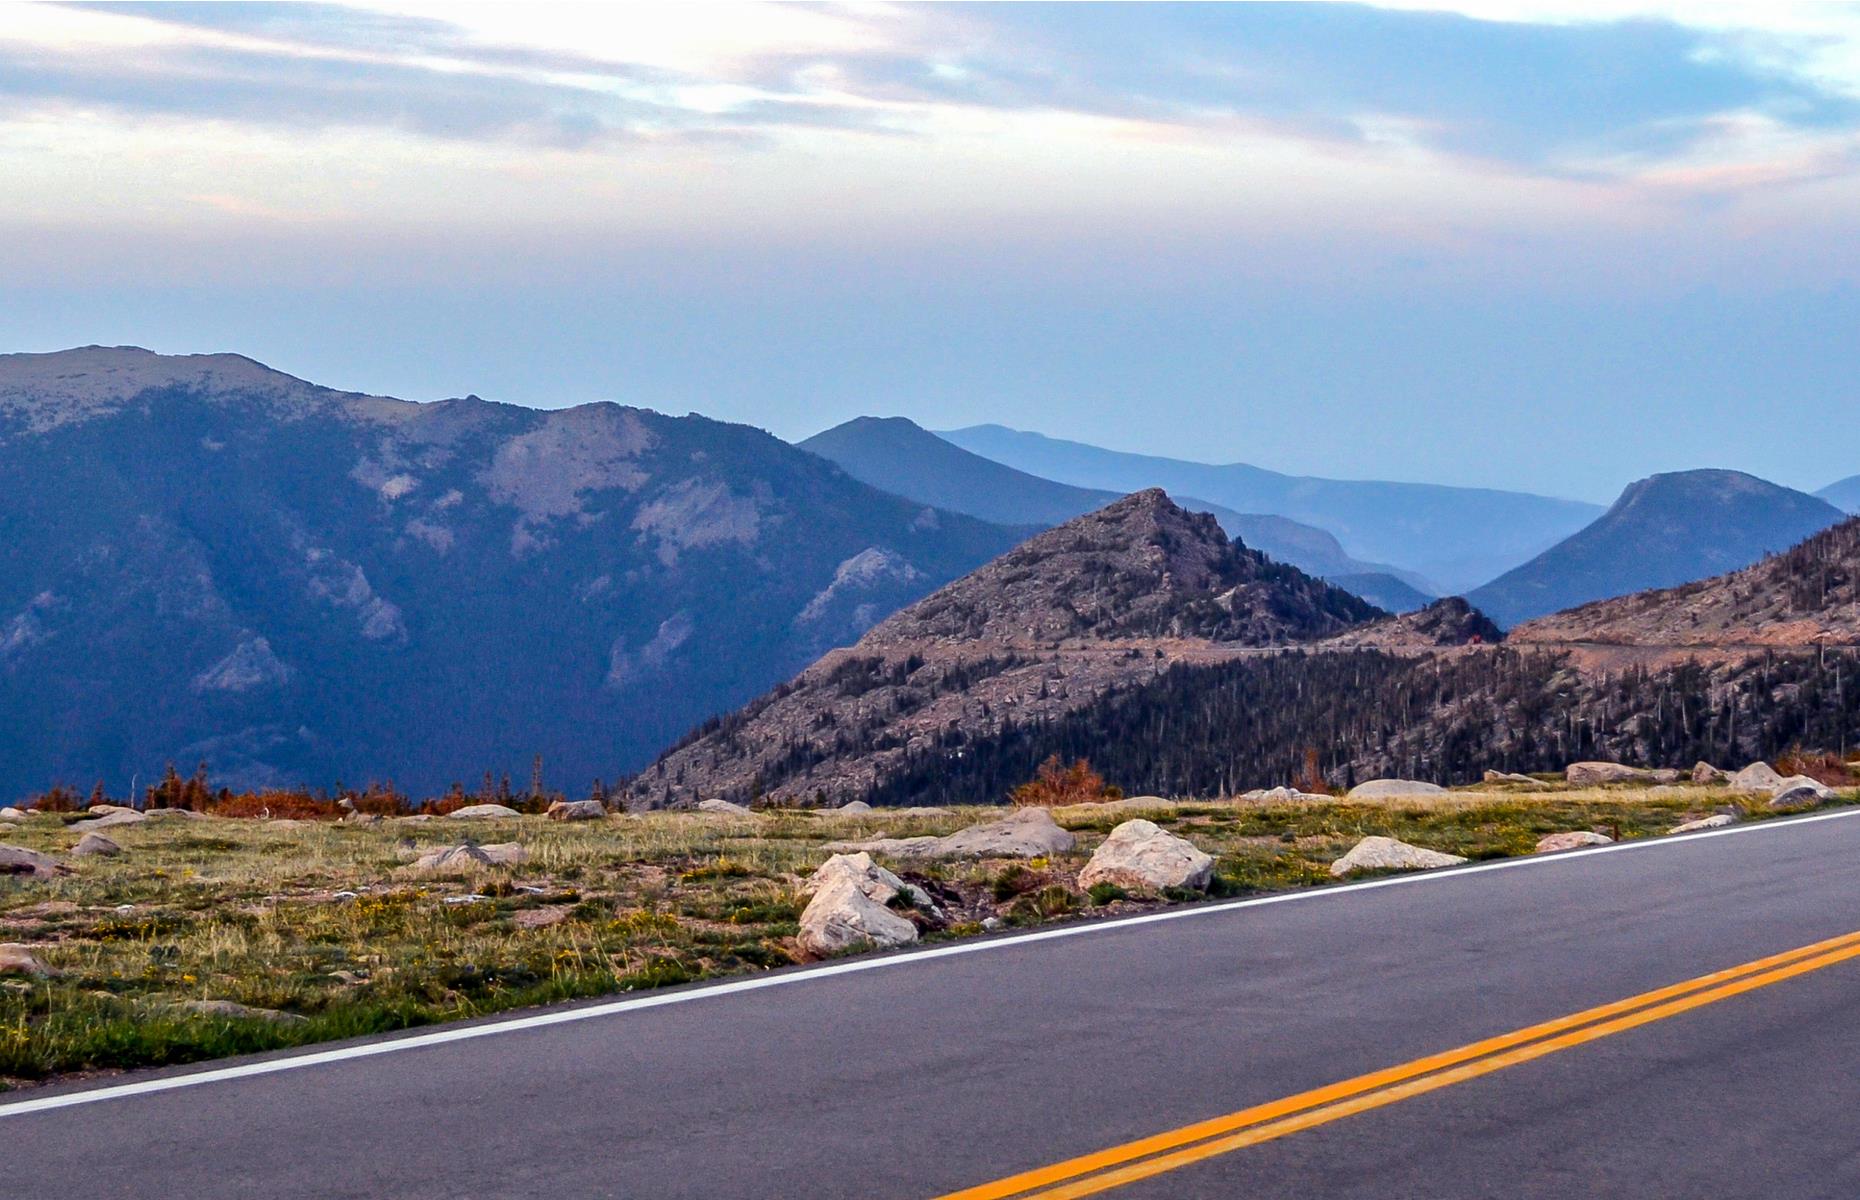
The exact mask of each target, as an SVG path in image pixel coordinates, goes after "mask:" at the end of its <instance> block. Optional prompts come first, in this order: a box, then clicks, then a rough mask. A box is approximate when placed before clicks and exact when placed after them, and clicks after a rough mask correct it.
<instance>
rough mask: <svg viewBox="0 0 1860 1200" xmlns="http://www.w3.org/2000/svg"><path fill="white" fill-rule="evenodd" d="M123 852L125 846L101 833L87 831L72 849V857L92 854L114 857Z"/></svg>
mask: <svg viewBox="0 0 1860 1200" xmlns="http://www.w3.org/2000/svg"><path fill="white" fill-rule="evenodd" d="M122 852H123V848H122V847H121V846H119V845H117V844H116V843H115V842H113V841H111V840H110V839H109V838H107V837H104V836H103V835H102V834H101V833H87V834H85V835H84V836H83V837H81V838H79V839H78V844H77V845H76V846H74V847H72V849H71V857H73V858H84V857H87V856H89V855H92V854H98V855H102V856H103V857H104V858H114V857H116V856H117V855H119V854H121V853H122Z"/></svg>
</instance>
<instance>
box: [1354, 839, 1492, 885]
mask: <svg viewBox="0 0 1860 1200" xmlns="http://www.w3.org/2000/svg"><path fill="white" fill-rule="evenodd" d="M1465 861H1466V860H1465V859H1464V858H1461V857H1460V856H1459V855H1457V854H1442V853H1441V852H1440V851H1438V850H1429V849H1426V848H1425V847H1422V846H1410V845H1409V844H1408V843H1407V842H1403V841H1398V840H1397V839H1395V838H1392V837H1366V838H1364V839H1363V840H1362V841H1360V842H1358V843H1356V845H1354V846H1352V847H1351V848H1350V852H1349V853H1348V854H1346V855H1344V856H1343V857H1342V858H1340V859H1338V860H1337V861H1336V862H1334V863H1332V864H1330V873H1331V874H1332V875H1336V876H1339V877H1341V876H1344V875H1348V874H1350V873H1352V872H1354V871H1425V870H1430V869H1432V868H1434V867H1454V866H1458V865H1459V864H1460V863H1463V862H1465Z"/></svg>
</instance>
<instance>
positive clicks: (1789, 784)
mask: <svg viewBox="0 0 1860 1200" xmlns="http://www.w3.org/2000/svg"><path fill="white" fill-rule="evenodd" d="M1794 791H1804V792H1813V793H1814V794H1815V798H1816V799H1817V800H1832V799H1834V798H1835V794H1834V789H1833V788H1831V787H1829V786H1828V785H1827V784H1825V783H1823V782H1821V780H1819V779H1814V778H1811V777H1810V776H1807V775H1791V776H1789V777H1788V778H1787V779H1784V780H1783V781H1782V782H1780V783H1778V784H1777V785H1776V794H1777V795H1778V796H1780V795H1782V794H1783V793H1784V792H1794Z"/></svg>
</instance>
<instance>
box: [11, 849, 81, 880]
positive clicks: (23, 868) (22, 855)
mask: <svg viewBox="0 0 1860 1200" xmlns="http://www.w3.org/2000/svg"><path fill="white" fill-rule="evenodd" d="M69 874H71V867H70V866H69V865H68V864H66V863H62V862H59V861H58V860H57V859H55V858H53V857H52V856H50V855H49V854H40V853H39V852H38V851H37V850H28V849H26V848H25V847H24V846H4V845H0V875H32V876H34V877H36V878H39V879H52V878H55V877H56V876H59V875H69Z"/></svg>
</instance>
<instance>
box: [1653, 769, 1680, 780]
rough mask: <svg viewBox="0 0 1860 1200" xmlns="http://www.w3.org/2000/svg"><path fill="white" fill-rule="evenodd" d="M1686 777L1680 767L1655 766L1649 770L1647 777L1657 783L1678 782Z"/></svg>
mask: <svg viewBox="0 0 1860 1200" xmlns="http://www.w3.org/2000/svg"><path fill="white" fill-rule="evenodd" d="M1683 777H1684V774H1683V772H1681V771H1680V770H1679V768H1678V767H1655V768H1654V769H1653V770H1651V771H1649V772H1647V778H1649V779H1651V780H1653V781H1654V782H1655V783H1678V782H1679V781H1680V779H1681V778H1683Z"/></svg>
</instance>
